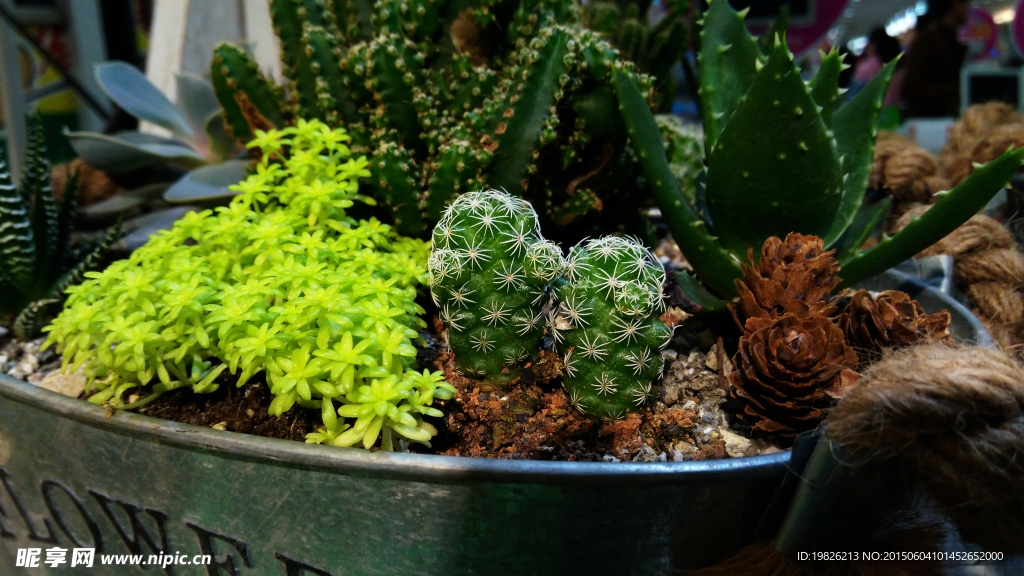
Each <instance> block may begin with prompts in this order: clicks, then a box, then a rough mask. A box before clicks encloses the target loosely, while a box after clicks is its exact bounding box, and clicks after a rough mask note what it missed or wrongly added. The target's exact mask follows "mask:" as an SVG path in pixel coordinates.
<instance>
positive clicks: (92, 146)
mask: <svg viewBox="0 0 1024 576" xmlns="http://www.w3.org/2000/svg"><path fill="white" fill-rule="evenodd" d="M65 135H66V136H67V138H68V140H69V141H70V142H71V145H72V146H73V147H74V148H75V151H77V152H78V155H79V156H81V157H82V159H83V160H85V162H86V164H88V165H90V166H92V167H93V168H96V169H97V170H102V171H104V172H109V173H110V174H121V173H124V172H131V171H133V170H138V169H139V168H145V167H147V166H152V165H153V164H159V163H161V162H170V163H172V164H177V165H180V166H182V167H186V168H188V167H193V166H200V165H202V164H205V163H206V159H205V158H203V157H202V156H201V155H200V154H198V153H197V152H196V151H195V150H192V149H191V148H189V147H188V146H186V145H185V144H183V143H181V142H179V141H177V140H167V139H165V138H160V137H158V136H151V135H149V134H142V133H140V132H121V133H118V134H114V135H110V136H108V135H106V134H98V133H95V132H67V133H66V134H65Z"/></svg>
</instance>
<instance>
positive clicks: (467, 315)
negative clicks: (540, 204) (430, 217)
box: [427, 190, 565, 384]
mask: <svg viewBox="0 0 1024 576" xmlns="http://www.w3.org/2000/svg"><path fill="white" fill-rule="evenodd" d="M564 267H565V260H564V258H562V251H561V250H560V249H559V248H558V246H555V245H554V244H553V243H551V242H549V241H547V240H545V239H544V238H543V237H542V236H541V235H540V228H539V225H538V222H537V213H536V212H534V210H533V207H531V206H530V205H529V203H527V202H525V201H523V200H520V199H519V198H515V197H513V196H510V195H508V194H505V193H502V192H497V191H495V190H490V191H482V192H470V193H468V194H463V195H462V196H460V197H459V198H458V200H456V201H455V203H453V204H452V205H451V206H450V207H449V208H448V210H447V211H446V212H445V214H444V216H443V217H442V218H441V221H440V222H439V223H438V224H437V226H436V227H435V228H434V233H433V244H432V251H431V254H430V260H429V261H428V264H427V269H428V271H429V273H430V293H431V296H432V297H433V299H434V303H435V304H436V305H437V306H438V308H440V311H441V313H440V316H441V320H442V322H444V324H445V326H446V327H447V328H448V332H447V339H448V344H449V346H450V347H451V349H452V352H454V353H455V366H456V369H457V370H459V371H460V372H461V373H464V374H466V375H469V376H480V377H483V378H484V380H486V381H488V382H492V383H495V384H501V383H504V382H507V381H509V380H512V379H514V378H517V377H518V376H519V374H520V373H519V369H518V368H519V366H521V365H522V363H523V362H525V361H526V360H528V359H529V358H531V357H533V356H535V355H536V354H537V352H539V351H540V344H541V339H542V338H543V337H544V324H545V322H544V312H543V310H544V307H545V305H546V304H547V303H548V300H549V295H548V291H547V287H548V285H549V284H550V283H551V281H552V280H554V279H555V277H556V276H558V275H559V274H560V273H561V272H562V270H563V269H564Z"/></svg>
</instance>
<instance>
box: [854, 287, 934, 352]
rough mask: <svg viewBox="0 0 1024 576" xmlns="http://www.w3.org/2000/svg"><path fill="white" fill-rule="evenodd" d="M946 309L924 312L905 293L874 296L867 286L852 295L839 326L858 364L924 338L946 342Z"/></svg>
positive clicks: (890, 292) (887, 292) (889, 292)
mask: <svg viewBox="0 0 1024 576" xmlns="http://www.w3.org/2000/svg"><path fill="white" fill-rule="evenodd" d="M949 321H950V316H949V311H947V310H943V311H942V312H938V313H936V314H925V313H924V309H922V308H921V305H920V304H919V303H918V302H917V300H914V299H913V298H911V297H910V296H908V295H907V294H905V293H903V292H898V291H896V290H887V291H885V292H882V293H881V294H879V295H878V297H877V298H873V297H872V296H871V294H870V293H869V292H868V291H867V290H860V291H858V292H857V293H856V294H854V295H853V298H852V299H851V300H850V306H849V308H847V311H846V312H844V313H843V314H842V315H841V316H840V318H839V326H840V327H841V328H842V330H843V332H844V333H845V334H846V337H847V340H848V341H849V342H850V345H852V346H853V347H854V349H856V351H857V354H858V355H860V357H861V364H867V363H868V362H870V361H873V360H875V359H877V358H878V357H879V356H880V355H881V353H882V351H884V350H887V349H891V348H904V347H907V346H912V345H914V344H918V343H920V342H922V341H925V340H932V341H937V342H949V339H950V335H949Z"/></svg>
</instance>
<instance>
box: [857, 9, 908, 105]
mask: <svg viewBox="0 0 1024 576" xmlns="http://www.w3.org/2000/svg"><path fill="white" fill-rule="evenodd" d="M902 51H903V49H902V48H901V47H900V41H899V40H897V39H895V38H893V37H892V36H889V34H887V33H886V32H885V29H884V28H875V29H874V30H872V31H871V35H870V36H868V43H867V45H866V46H865V47H864V52H863V53H862V54H861V57H860V59H859V60H857V63H856V64H855V65H854V67H853V80H852V81H851V83H850V92H849V94H847V97H848V98H853V97H854V96H855V95H856V94H857V93H858V92H860V91H861V90H862V89H863V88H864V86H867V83H868V82H870V81H871V79H872V78H874V77H875V75H876V74H878V73H879V72H881V71H882V68H884V67H885V65H886V64H888V63H889V62H892V60H893V59H894V58H896V57H897V56H899V55H900V52H902ZM898 85H899V82H897V78H896V77H895V76H894V77H893V82H892V84H891V85H890V87H889V93H888V95H887V96H886V102H885V105H886V106H888V105H890V104H893V103H895V101H896V100H897V99H898V97H899V90H898Z"/></svg>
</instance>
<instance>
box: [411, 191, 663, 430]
mask: <svg viewBox="0 0 1024 576" xmlns="http://www.w3.org/2000/svg"><path fill="white" fill-rule="evenodd" d="M428 269H429V271H430V293H431V296H432V297H433V299H434V303H435V304H436V305H437V306H438V308H439V309H440V316H441V321H442V322H444V324H445V326H446V327H447V328H448V343H449V345H450V346H451V349H452V352H453V353H454V355H455V367H456V369H457V370H458V371H459V372H460V373H462V374H463V375H466V376H472V377H478V378H482V379H483V380H485V381H487V382H490V383H492V384H501V383H504V382H507V381H509V380H511V379H513V378H515V377H517V376H519V373H520V372H519V367H520V366H521V365H522V364H523V363H524V362H525V361H526V360H527V359H528V358H531V357H532V356H534V355H535V354H537V353H538V352H539V351H540V347H541V339H542V338H543V336H544V328H545V325H546V326H547V329H548V332H549V333H550V334H551V336H552V337H553V339H554V342H555V346H556V349H557V351H558V352H559V353H560V354H561V355H562V358H563V360H564V371H563V382H564V385H565V388H566V391H567V392H568V394H569V399H570V401H571V402H572V404H573V406H574V407H575V408H576V409H577V410H579V412H580V413H582V414H584V415H587V416H590V417H594V418H601V419H609V420H610V419H616V418H620V417H622V416H624V415H625V413H626V412H628V411H630V410H632V409H636V408H639V407H643V406H644V405H645V404H646V402H647V400H648V399H649V397H650V396H651V390H652V386H653V382H654V380H655V379H656V378H657V377H658V376H659V375H660V374H661V369H662V366H663V362H662V359H661V354H660V352H661V349H662V348H664V347H665V345H666V344H668V340H669V339H670V337H671V335H672V330H671V329H670V328H669V327H668V326H666V325H665V324H664V323H663V322H662V321H661V320H659V319H658V315H659V314H660V313H661V312H662V311H663V310H664V309H665V304H664V298H663V293H662V286H663V284H664V282H665V271H664V269H663V268H662V266H661V264H660V263H659V262H658V260H657V259H656V258H655V257H654V255H653V254H651V252H650V251H649V250H647V249H646V248H644V247H643V245H641V244H640V243H639V242H638V241H636V240H633V239H630V238H617V237H605V238H599V239H597V240H588V241H585V242H583V243H581V244H580V245H579V246H576V247H575V248H573V249H572V250H571V251H570V256H569V259H568V262H567V261H566V260H565V259H564V258H563V257H562V252H561V250H560V249H559V248H558V246H556V245H555V244H553V243H551V242H549V241H547V240H544V238H543V237H542V236H541V234H540V230H539V228H538V225H537V215H536V213H535V212H534V211H533V208H532V207H531V206H530V204H529V203H528V202H526V201H523V200H520V199H518V198H515V197H513V196H510V195H508V194H505V193H503V192H497V191H494V190H490V191H485V192H472V193H469V194H465V195H463V196H461V197H459V199H458V200H456V201H455V203H454V204H452V206H451V207H450V208H449V209H448V210H447V212H445V214H444V217H443V218H442V219H441V222H440V223H438V225H437V227H435V228H434V234H433V250H432V252H431V255H430V260H429V262H428ZM552 297H554V298H555V300H552Z"/></svg>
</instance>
